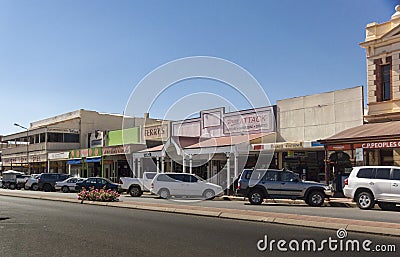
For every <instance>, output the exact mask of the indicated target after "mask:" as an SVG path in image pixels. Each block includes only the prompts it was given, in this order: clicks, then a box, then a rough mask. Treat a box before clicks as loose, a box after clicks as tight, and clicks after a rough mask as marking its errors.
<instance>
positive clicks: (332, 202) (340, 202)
mask: <svg viewBox="0 0 400 257" xmlns="http://www.w3.org/2000/svg"><path fill="white" fill-rule="evenodd" d="M215 200H217V201H246V202H247V201H248V199H247V198H245V197H239V196H232V195H224V196H221V197H216V198H215ZM264 202H266V203H277V204H302V205H306V203H305V202H304V201H303V200H288V199H267V200H265V201H264ZM324 206H327V207H348V208H358V207H357V204H356V203H355V202H354V201H353V200H351V199H349V198H342V197H335V198H333V197H331V198H329V199H325V202H324Z"/></svg>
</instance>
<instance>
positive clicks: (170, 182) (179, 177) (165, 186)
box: [150, 173, 224, 200]
mask: <svg viewBox="0 0 400 257" xmlns="http://www.w3.org/2000/svg"><path fill="white" fill-rule="evenodd" d="M150 192H152V193H154V194H157V195H159V196H160V197H161V198H165V199H167V198H170V197H172V196H175V197H186V198H193V197H194V198H196V197H201V198H205V199H210V200H211V199H213V198H214V197H215V196H220V195H223V193H224V192H223V189H222V187H221V186H219V185H216V184H212V183H208V182H207V181H205V180H203V179H202V178H200V177H198V176H196V175H193V174H185V173H159V174H157V175H156V176H155V177H154V179H153V182H152V183H151V189H150Z"/></svg>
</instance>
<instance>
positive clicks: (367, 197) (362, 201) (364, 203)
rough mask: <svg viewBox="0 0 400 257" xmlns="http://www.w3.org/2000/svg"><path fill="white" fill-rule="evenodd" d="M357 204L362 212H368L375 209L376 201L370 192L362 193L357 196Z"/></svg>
mask: <svg viewBox="0 0 400 257" xmlns="http://www.w3.org/2000/svg"><path fill="white" fill-rule="evenodd" d="M355 200H356V203H357V206H358V208H360V209H362V210H368V209H372V208H374V205H375V199H374V197H373V196H372V194H371V193H370V192H367V191H364V192H360V193H358V194H357V196H356V199H355Z"/></svg>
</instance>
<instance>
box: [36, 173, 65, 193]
mask: <svg viewBox="0 0 400 257" xmlns="http://www.w3.org/2000/svg"><path fill="white" fill-rule="evenodd" d="M67 178H69V175H68V174H61V173H42V174H41V175H40V177H39V178H38V187H39V190H43V191H45V192H50V191H54V187H55V185H56V182H58V181H63V180H66V179H67Z"/></svg>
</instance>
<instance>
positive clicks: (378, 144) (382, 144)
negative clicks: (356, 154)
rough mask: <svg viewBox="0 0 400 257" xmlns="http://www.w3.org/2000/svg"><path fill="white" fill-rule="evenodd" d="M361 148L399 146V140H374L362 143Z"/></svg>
mask: <svg viewBox="0 0 400 257" xmlns="http://www.w3.org/2000/svg"><path fill="white" fill-rule="evenodd" d="M361 147H362V148H366V149H376V148H400V141H388V142H375V143H363V144H361Z"/></svg>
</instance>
